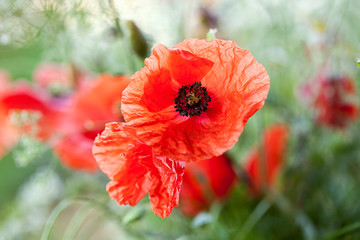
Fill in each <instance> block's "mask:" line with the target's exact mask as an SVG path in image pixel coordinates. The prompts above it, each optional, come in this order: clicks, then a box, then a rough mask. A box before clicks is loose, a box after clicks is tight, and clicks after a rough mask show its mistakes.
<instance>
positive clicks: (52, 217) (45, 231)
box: [41, 200, 72, 240]
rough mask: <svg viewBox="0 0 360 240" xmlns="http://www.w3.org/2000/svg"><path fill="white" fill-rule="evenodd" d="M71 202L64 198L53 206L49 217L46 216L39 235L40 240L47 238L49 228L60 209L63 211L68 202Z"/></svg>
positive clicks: (51, 227) (46, 239)
mask: <svg viewBox="0 0 360 240" xmlns="http://www.w3.org/2000/svg"><path fill="white" fill-rule="evenodd" d="M71 203H72V201H70V200H64V201H61V202H60V203H59V204H58V205H57V206H56V207H55V208H54V210H53V211H52V212H51V214H50V217H49V218H48V220H47V222H46V224H45V227H44V230H43V233H42V235H41V240H48V239H49V236H50V233H51V230H52V229H53V227H54V224H55V221H56V219H57V218H58V217H59V216H60V214H61V213H62V211H64V210H65V209H66V208H67V207H68V206H69V205H70V204H71Z"/></svg>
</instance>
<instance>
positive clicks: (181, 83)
mask: <svg viewBox="0 0 360 240" xmlns="http://www.w3.org/2000/svg"><path fill="white" fill-rule="evenodd" d="M131 79H132V80H131V82H130V84H129V87H128V88H127V89H126V90H125V91H124V94H123V98H122V112H123V115H124V118H125V121H126V122H127V123H128V124H129V125H131V126H132V127H134V128H135V129H136V133H137V135H138V137H139V138H140V139H141V141H143V142H144V143H146V144H147V145H149V146H151V147H152V148H153V151H155V152H157V153H159V154H160V155H164V156H168V157H170V158H171V159H174V160H179V161H197V160H201V159H207V158H211V157H213V156H219V155H221V154H223V153H224V152H225V151H226V150H227V149H229V148H231V147H232V146H233V145H234V144H235V142H236V141H237V140H238V137H239V136H240V134H241V132H242V130H243V127H244V125H245V124H246V122H247V121H248V119H249V118H250V117H251V116H252V115H253V114H254V113H255V112H256V111H257V110H259V109H260V108H261V107H262V106H263V104H264V101H265V98H266V97H267V94H268V91H269V86H270V80H269V76H268V75H267V73H266V70H265V68H264V67H263V66H262V65H261V64H259V63H258V62H257V61H256V60H255V58H254V57H253V56H252V55H251V54H250V53H249V51H248V50H244V49H240V48H239V47H238V46H237V45H236V44H235V43H234V42H231V41H223V40H212V41H206V40H198V39H187V40H185V41H183V42H181V43H179V44H177V45H175V46H174V48H172V49H168V48H166V47H164V46H162V45H157V46H156V47H155V48H154V49H153V52H152V55H151V56H150V57H149V58H147V59H146V60H145V67H144V68H143V69H141V70H140V71H138V72H137V73H135V74H134V75H133V76H132V77H131Z"/></svg>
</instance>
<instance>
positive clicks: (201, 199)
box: [179, 155, 236, 217]
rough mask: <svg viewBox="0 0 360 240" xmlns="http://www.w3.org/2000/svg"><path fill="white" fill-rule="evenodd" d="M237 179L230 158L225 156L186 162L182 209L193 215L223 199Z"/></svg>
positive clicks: (181, 201) (186, 213) (185, 212)
mask: <svg viewBox="0 0 360 240" xmlns="http://www.w3.org/2000/svg"><path fill="white" fill-rule="evenodd" d="M235 179H236V175H235V172H234V170H233V168H232V166H231V162H230V160H229V159H228V158H227V157H226V156H225V155H221V156H219V157H213V158H210V159H207V160H200V161H198V162H191V163H187V164H186V168H185V173H184V176H183V183H182V187H181V192H180V206H179V208H180V210H181V211H182V212H183V213H184V214H185V215H187V216H190V217H193V216H195V215H197V214H198V213H200V212H201V211H206V210H208V209H209V208H210V206H211V204H212V203H213V202H214V201H215V200H223V199H224V198H225V197H226V196H227V194H228V193H229V192H230V191H231V189H232V186H233V185H234V182H235Z"/></svg>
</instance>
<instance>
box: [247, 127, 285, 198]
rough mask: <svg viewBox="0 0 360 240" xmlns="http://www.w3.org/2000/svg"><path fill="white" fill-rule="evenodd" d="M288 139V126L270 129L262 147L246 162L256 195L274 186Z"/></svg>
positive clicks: (252, 152)
mask: <svg viewBox="0 0 360 240" xmlns="http://www.w3.org/2000/svg"><path fill="white" fill-rule="evenodd" d="M287 139H288V128H287V126H286V125H282V124H277V125H273V126H270V127H268V128H267V129H266V130H265V132H264V135H263V139H262V146H258V147H255V148H254V149H253V150H252V151H251V152H250V154H249V155H248V157H247V159H246V161H245V172H246V174H247V177H248V178H249V182H250V186H251V191H252V192H253V193H254V194H255V195H256V194H259V193H260V192H261V189H262V187H264V186H265V187H271V186H273V185H274V183H275V181H276V180H277V177H278V175H279V171H280V170H281V168H282V165H283V163H284V156H285V150H286V145H287Z"/></svg>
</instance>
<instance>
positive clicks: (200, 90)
mask: <svg viewBox="0 0 360 240" xmlns="http://www.w3.org/2000/svg"><path fill="white" fill-rule="evenodd" d="M210 101H211V97H210V96H209V95H208V93H207V90H206V88H205V87H202V86H201V82H195V83H194V84H189V85H187V86H182V87H181V88H180V89H179V92H178V96H177V97H176V98H175V99H174V102H175V106H174V107H175V109H176V111H177V112H179V114H180V115H181V116H186V117H192V116H195V115H196V116H200V114H201V113H203V112H205V111H206V110H207V106H208V102H210Z"/></svg>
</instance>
